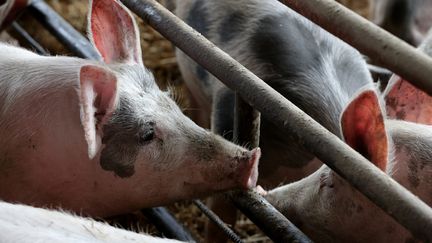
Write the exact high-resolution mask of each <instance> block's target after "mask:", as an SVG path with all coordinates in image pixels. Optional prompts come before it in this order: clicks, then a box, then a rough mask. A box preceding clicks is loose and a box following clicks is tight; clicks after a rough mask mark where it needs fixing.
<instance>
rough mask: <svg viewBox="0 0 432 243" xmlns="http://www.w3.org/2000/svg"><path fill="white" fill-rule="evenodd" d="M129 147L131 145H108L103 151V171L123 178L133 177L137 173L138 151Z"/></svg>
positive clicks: (101, 163) (101, 160) (101, 161)
mask: <svg viewBox="0 0 432 243" xmlns="http://www.w3.org/2000/svg"><path fill="white" fill-rule="evenodd" d="M129 146H130V145H129V144H126V145H116V144H113V145H111V144H108V145H107V146H106V147H105V148H104V150H103V151H102V154H101V158H100V165H101V166H102V169H104V170H108V171H113V172H114V173H115V174H116V175H118V176H120V177H122V178H125V177H130V176H132V175H133V174H134V173H135V168H134V162H135V160H136V157H137V155H138V150H137V149H136V148H135V147H133V146H132V147H129Z"/></svg>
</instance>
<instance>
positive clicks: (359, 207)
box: [356, 205, 363, 213]
mask: <svg viewBox="0 0 432 243" xmlns="http://www.w3.org/2000/svg"><path fill="white" fill-rule="evenodd" d="M356 212H357V213H361V212H363V207H362V206H361V205H357V209H356Z"/></svg>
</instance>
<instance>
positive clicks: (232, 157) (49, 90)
mask: <svg viewBox="0 0 432 243" xmlns="http://www.w3.org/2000/svg"><path fill="white" fill-rule="evenodd" d="M88 19H89V25H88V33H89V34H90V40H91V42H92V44H93V45H94V47H95V48H96V49H97V50H98V52H99V53H100V55H101V58H102V59H103V62H98V61H90V60H83V59H79V58H75V57H66V56H56V57H53V56H39V55H37V54H35V53H32V52H30V51H27V50H24V49H21V48H17V47H12V46H10V45H7V44H0V185H1V186H0V199H2V200H3V201H7V202H20V203H24V204H30V205H35V206H56V207H58V206H60V207H62V208H64V209H67V210H72V211H74V212H82V213H83V214H85V215H89V216H97V217H105V216H111V215H116V214H122V213H125V212H130V211H133V210H136V209H139V208H142V207H150V206H156V205H162V204H168V203H171V202H174V201H177V200H182V199H191V198H196V197H201V196H204V195H209V194H211V193H214V192H219V191H223V190H228V189H232V188H243V189H247V188H252V187H254V186H255V185H256V181H257V177H258V170H257V167H258V162H259V157H260V153H261V152H260V149H259V148H255V149H253V150H252V151H249V150H246V149H244V148H242V147H240V146H237V145H235V144H233V143H230V142H228V141H226V140H224V139H223V138H222V137H220V136H216V135H214V134H212V133H210V132H209V131H207V130H205V129H203V128H201V127H199V126H197V125H196V124H195V123H193V122H192V121H191V120H190V119H189V118H187V117H186V116H185V115H183V113H182V112H181V110H180V109H179V107H178V106H177V105H176V104H175V102H174V101H173V100H172V99H171V98H170V96H169V94H168V93H167V92H163V91H161V90H160V89H159V88H158V86H157V85H156V83H155V80H154V78H153V75H152V74H151V72H150V71H149V70H147V69H146V68H145V67H144V65H143V62H142V59H141V48H140V45H139V32H138V29H137V25H136V23H135V20H134V18H133V17H132V15H131V13H130V12H129V11H128V10H127V9H126V7H124V6H123V5H122V4H121V3H120V1H118V0H94V1H90V11H89V18H88Z"/></svg>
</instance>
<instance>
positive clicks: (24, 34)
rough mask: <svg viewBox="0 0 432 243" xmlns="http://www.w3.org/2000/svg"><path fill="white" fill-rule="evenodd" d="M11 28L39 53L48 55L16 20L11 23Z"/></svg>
mask: <svg viewBox="0 0 432 243" xmlns="http://www.w3.org/2000/svg"><path fill="white" fill-rule="evenodd" d="M11 27H12V29H13V30H14V31H15V32H16V33H17V34H18V35H20V36H21V37H22V38H24V40H25V41H26V42H27V43H28V44H29V45H30V46H31V47H32V48H33V49H34V50H35V51H36V52H37V53H38V54H40V55H43V56H48V55H49V53H48V51H46V50H45V49H44V48H43V47H42V46H41V45H40V44H39V43H38V42H37V41H36V40H35V39H33V37H31V35H30V34H29V33H28V32H27V31H26V30H25V29H23V27H21V25H19V24H18V23H17V22H16V21H14V22H13V23H12V25H11Z"/></svg>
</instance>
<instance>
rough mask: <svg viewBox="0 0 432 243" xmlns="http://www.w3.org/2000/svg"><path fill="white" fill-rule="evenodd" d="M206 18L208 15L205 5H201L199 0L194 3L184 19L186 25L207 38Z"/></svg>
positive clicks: (207, 23) (207, 24) (207, 25)
mask: <svg viewBox="0 0 432 243" xmlns="http://www.w3.org/2000/svg"><path fill="white" fill-rule="evenodd" d="M206 16H208V14H207V8H206V7H205V4H203V2H202V1H201V0H198V1H195V3H194V4H193V6H192V8H191V9H190V11H189V15H188V16H187V18H186V23H188V24H189V25H190V26H191V27H192V28H194V29H195V30H196V31H198V32H200V33H201V34H202V35H203V36H206V37H207V35H208V32H209V21H208V19H207V18H206Z"/></svg>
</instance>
